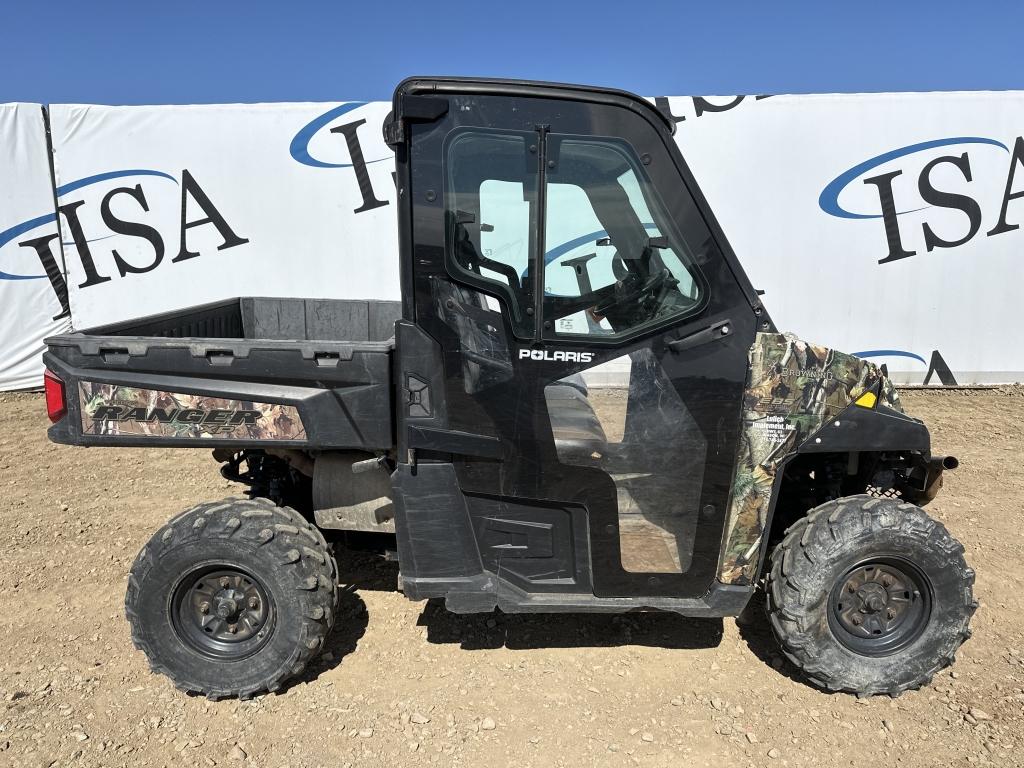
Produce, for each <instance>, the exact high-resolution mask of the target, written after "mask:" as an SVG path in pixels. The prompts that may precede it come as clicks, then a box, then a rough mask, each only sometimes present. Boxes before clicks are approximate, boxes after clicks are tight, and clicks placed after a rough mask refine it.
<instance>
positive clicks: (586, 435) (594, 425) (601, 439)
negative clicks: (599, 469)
mask: <svg viewBox="0 0 1024 768" xmlns="http://www.w3.org/2000/svg"><path fill="white" fill-rule="evenodd" d="M588 394H589V392H588V390H587V385H586V383H585V382H584V381H583V377H582V376H580V375H579V374H574V375H572V376H567V377H566V378H564V379H559V380H558V381H555V382H552V383H551V384H549V385H548V386H547V387H545V388H544V399H545V401H546V402H547V406H548V416H549V417H550V419H551V432H552V433H553V435H554V438H555V450H556V451H557V452H558V458H559V460H560V461H563V462H565V463H567V464H595V463H597V461H598V460H599V459H600V457H601V456H603V455H604V453H605V451H606V450H607V448H608V439H607V437H605V434H604V429H603V428H602V426H601V421H600V419H598V418H597V414H596V413H594V408H593V406H592V405H591V404H590V401H589V400H588V399H587V395H588Z"/></svg>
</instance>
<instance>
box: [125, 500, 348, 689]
mask: <svg viewBox="0 0 1024 768" xmlns="http://www.w3.org/2000/svg"><path fill="white" fill-rule="evenodd" d="M336 581H337V569H336V566H335V563H334V559H333V558H332V557H331V555H330V552H329V551H328V549H327V544H326V542H325V541H324V538H323V536H322V535H321V534H320V532H319V531H318V530H317V529H316V528H315V527H314V526H312V525H310V524H309V523H307V522H306V521H305V520H304V519H303V518H302V516H301V515H299V514H298V513H297V512H296V511H295V510H292V509H289V508H287V507H277V506H275V505H274V504H273V503H272V502H270V501H267V500H265V499H254V500H251V501H249V500H240V499H226V500H224V501H220V502H213V503H209V504H201V505H199V506H198V507H194V508H192V509H190V510H188V511H186V512H183V513H182V514H180V515H178V516H177V517H176V518H174V519H173V520H171V521H170V522H169V523H168V524H167V525H165V526H164V527H163V528H162V529H161V530H160V531H158V532H157V533H156V535H155V536H154V537H153V538H152V539H151V540H150V542H149V544H147V545H146V547H144V548H143V550H142V551H141V552H140V553H139V556H138V557H137V558H136V560H135V564H134V565H133V566H132V570H131V574H130V576H129V579H128V593H127V595H126V597H125V611H126V613H127V615H128V620H129V622H130V624H131V629H132V641H133V642H134V643H135V646H136V647H137V648H139V649H140V650H141V651H143V652H144V653H145V654H146V656H147V657H148V658H149V662H150V666H151V667H152V668H153V670H154V671H155V672H160V673H162V674H165V675H167V676H168V677H170V678H171V680H172V681H173V682H174V684H175V685H176V686H178V688H180V689H182V690H184V691H187V692H192V693H200V694H204V695H206V696H208V697H210V698H224V697H228V696H239V697H243V698H245V697H248V696H252V695H254V694H256V693H260V692H263V691H276V690H277V689H279V688H280V687H281V685H282V684H283V683H284V682H285V681H286V680H288V679H289V678H291V677H293V676H294V675H297V674H299V673H300V672H301V671H302V670H303V668H304V667H305V665H306V664H307V663H309V661H310V660H311V659H312V658H313V657H314V656H316V654H317V653H319V651H320V649H321V648H322V646H323V643H324V639H325V638H326V635H327V632H328V631H329V629H330V627H331V625H332V624H333V621H334V611H335V607H336V603H337V587H336Z"/></svg>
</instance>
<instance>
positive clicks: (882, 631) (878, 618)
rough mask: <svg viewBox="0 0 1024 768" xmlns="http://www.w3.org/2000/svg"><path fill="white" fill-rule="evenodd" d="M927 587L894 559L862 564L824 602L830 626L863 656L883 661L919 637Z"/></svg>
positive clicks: (927, 613)
mask: <svg viewBox="0 0 1024 768" xmlns="http://www.w3.org/2000/svg"><path fill="white" fill-rule="evenodd" d="M931 609H932V598H931V582H930V581H929V580H928V577H927V576H925V575H924V573H923V572H922V571H921V570H920V569H919V568H917V567H916V566H915V565H914V564H913V563H910V562H908V561H906V560H904V559H903V558H899V557H879V558H873V559H871V560H865V561H863V562H860V563H857V565H855V566H853V567H852V568H850V569H848V570H847V571H846V573H844V574H843V576H842V577H841V578H840V579H839V580H838V581H837V582H836V585H835V587H834V588H833V590H832V594H831V596H830V598H829V613H828V620H829V626H830V628H831V629H832V633H833V635H835V637H836V639H837V640H839V642H840V643H842V644H843V645H844V646H846V647H847V648H849V649H850V650H851V651H854V652H855V653H858V654H861V655H862V656H888V655H890V654H893V653H896V652H897V651H900V650H902V649H903V648H906V647H907V646H908V645H910V644H911V643H913V642H914V641H915V640H917V638H919V637H920V636H921V633H922V632H924V629H925V627H926V626H927V625H928V620H929V618H930V617H931Z"/></svg>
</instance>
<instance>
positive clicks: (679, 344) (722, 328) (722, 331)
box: [668, 320, 732, 354]
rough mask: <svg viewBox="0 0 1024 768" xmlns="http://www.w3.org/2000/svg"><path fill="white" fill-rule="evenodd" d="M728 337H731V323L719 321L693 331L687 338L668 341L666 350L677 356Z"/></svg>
mask: <svg viewBox="0 0 1024 768" xmlns="http://www.w3.org/2000/svg"><path fill="white" fill-rule="evenodd" d="M730 335H732V322H731V321H730V320H719V321H718V322H717V323H712V324H711V325H709V326H708V327H707V328H702V329H701V330H699V331H695V332H694V333H691V334H690V335H689V336H683V338H681V339H675V340H674V341H670V342H669V343H668V348H669V349H670V350H672V351H673V352H675V353H677V354H678V353H679V352H684V351H686V350H688V349H693V348H694V347H699V346H701V345H702V344H708V343H710V342H712V341H719V340H720V339H724V338H727V337H728V336H730Z"/></svg>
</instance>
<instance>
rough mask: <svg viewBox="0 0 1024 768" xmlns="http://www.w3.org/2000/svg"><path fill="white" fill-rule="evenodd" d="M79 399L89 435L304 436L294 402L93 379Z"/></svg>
mask: <svg viewBox="0 0 1024 768" xmlns="http://www.w3.org/2000/svg"><path fill="white" fill-rule="evenodd" d="M79 403H80V405H81V410H82V431H83V432H84V433H85V434H89V435H119V436H125V435H133V436H143V437H147V436H148V437H184V438H212V437H216V438H219V439H225V438H228V439H237V440H305V439H306V429H305V427H304V426H303V424H302V419H301V418H300V417H299V412H298V409H297V408H296V407H295V406H292V405H278V404H276V403H258V402H252V401H248V400H245V401H243V400H233V399H229V398H224V397H208V396H206V395H192V394H185V393H182V392H164V391H161V390H156V389H142V388H139V387H131V386H121V385H117V384H101V383H99V382H89V381H83V382H81V383H80V386H79Z"/></svg>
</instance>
